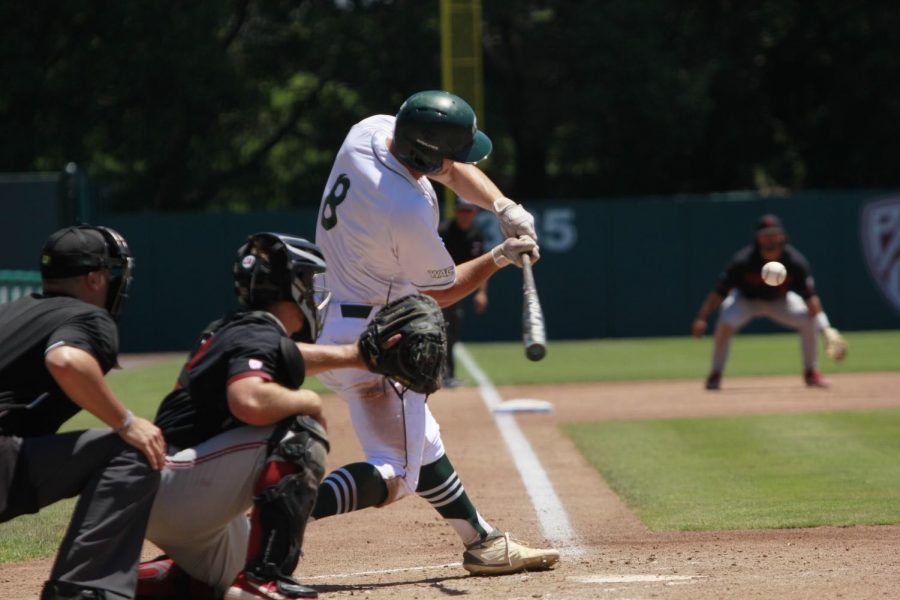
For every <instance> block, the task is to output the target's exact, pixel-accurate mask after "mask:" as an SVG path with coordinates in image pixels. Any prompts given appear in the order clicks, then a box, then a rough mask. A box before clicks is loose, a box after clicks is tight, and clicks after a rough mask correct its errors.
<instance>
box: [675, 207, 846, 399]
mask: <svg viewBox="0 0 900 600" xmlns="http://www.w3.org/2000/svg"><path fill="white" fill-rule="evenodd" d="M770 261H778V262H780V263H782V264H783V265H784V266H785V267H786V268H787V277H786V278H785V280H784V282H783V283H782V284H781V285H779V286H775V287H773V286H769V285H767V284H766V283H765V282H764V281H763V279H762V275H761V271H762V266H763V265H764V264H765V263H767V262H770ZM720 305H721V307H722V310H721V312H720V313H719V319H718V322H717V323H716V331H715V334H714V340H713V355H712V369H711V370H710V373H709V376H708V377H707V378H706V389H708V390H718V389H719V388H720V387H721V385H722V372H723V371H724V370H725V363H726V361H727V360H728V351H729V349H730V347H731V337H732V336H733V335H734V334H735V333H737V332H738V331H740V329H741V328H742V327H743V326H744V325H746V324H747V323H748V322H749V321H750V320H751V319H754V318H757V317H766V318H769V319H771V320H773V321H775V322H776V323H779V324H781V325H784V326H785V327H790V328H791V329H796V330H797V331H798V332H799V333H800V339H801V348H802V351H803V380H804V382H805V383H806V385H808V386H810V387H828V385H829V382H828V380H827V379H825V378H824V377H823V376H822V374H821V373H820V372H819V369H818V368H817V367H818V347H817V343H816V340H817V336H818V333H819V332H820V331H821V332H822V334H823V336H824V339H825V352H826V353H827V354H828V356H829V357H830V358H832V359H834V360H837V361H840V360H843V359H844V357H845V356H846V355H847V342H846V341H845V340H844V338H843V336H842V335H841V334H840V333H839V332H838V330H837V329H835V328H833V327H832V326H831V323H830V322H829V320H828V316H827V315H826V314H825V311H824V310H823V309H822V301H821V300H820V299H819V296H818V294H816V289H815V284H814V282H813V277H812V273H811V272H810V268H809V263H808V262H807V260H806V258H805V257H804V256H803V255H802V254H800V252H799V251H798V250H797V249H796V248H794V247H793V246H791V245H790V244H788V243H787V235H786V234H785V232H784V227H783V226H782V224H781V219H779V218H778V217H776V216H775V215H763V216H762V217H760V218H759V220H758V221H757V224H756V233H755V235H754V238H753V244H751V245H749V246H746V247H745V248H742V249H741V250H739V251H738V252H737V254H735V255H734V258H732V259H731V262H730V263H729V264H728V266H727V267H725V270H724V271H723V272H722V274H721V275H720V276H719V283H718V285H717V286H716V288H715V289H714V290H713V291H712V292H710V293H709V295H708V296H707V297H706V300H704V302H703V305H702V306H701V307H700V311H699V312H698V313H697V316H696V317H695V318H694V322H693V325H692V327H691V332H692V333H693V335H694V337H697V338H699V337H701V336H702V335H703V333H704V332H705V331H706V320H707V319H708V318H709V316H710V315H711V314H712V313H713V312H714V311H715V310H716V309H717V308H719V306H720Z"/></svg>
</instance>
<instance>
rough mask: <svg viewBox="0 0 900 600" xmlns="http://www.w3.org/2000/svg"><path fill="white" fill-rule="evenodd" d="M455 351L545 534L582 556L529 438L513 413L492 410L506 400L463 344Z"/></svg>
mask: <svg viewBox="0 0 900 600" xmlns="http://www.w3.org/2000/svg"><path fill="white" fill-rule="evenodd" d="M454 354H455V356H456V358H457V359H458V360H459V362H461V363H462V364H463V366H464V367H465V368H466V370H467V371H468V372H469V373H470V374H471V375H472V377H474V378H475V382H476V383H477V384H478V389H479V391H480V392H481V398H482V400H483V401H484V404H485V406H487V408H488V410H489V411H490V412H491V415H492V416H493V417H494V422H495V423H496V424H497V429H499V430H500V434H501V435H502V436H503V441H504V442H506V447H507V448H508V449H509V453H510V455H511V456H512V459H513V462H514V463H515V465H516V469H518V471H519V475H520V476H521V477H522V483H524V484H525V489H526V491H527V492H528V496H529V498H531V504H532V505H533V506H534V510H535V512H536V513H537V515H538V519H540V522H541V529H542V530H543V533H544V537H546V538H547V540H548V541H550V542H551V543H552V544H553V545H554V546H557V547H559V548H560V550H561V552H562V553H563V554H564V555H567V556H572V557H576V556H583V555H584V554H585V551H584V549H583V548H582V547H581V546H580V545H579V544H578V543H577V541H576V535H575V531H574V530H573V529H572V525H571V523H570V522H569V515H568V514H566V510H565V508H563V505H562V502H561V501H560V499H559V496H558V495H557V494H556V490H554V489H553V484H552V483H551V482H550V478H549V477H548V476H547V472H546V471H544V467H543V466H542V465H541V461H540V460H538V457H537V455H536V454H535V453H534V450H533V449H532V447H531V444H530V443H529V442H528V438H526V437H525V434H523V433H522V430H521V429H520V428H519V424H518V423H517V422H516V419H515V417H514V416H513V415H512V414H503V413H495V412H494V410H493V409H494V408H496V407H497V406H499V405H500V403H501V402H502V401H503V398H502V397H501V396H500V393H499V392H498V391H497V388H495V387H494V384H493V383H492V382H491V380H490V378H489V377H488V376H487V375H486V374H485V372H484V371H482V370H481V368H480V367H479V366H478V364H477V363H476V362H475V359H474V358H472V355H471V354H469V351H468V350H467V349H466V348H465V346H463V344H462V343H456V344H455V345H454Z"/></svg>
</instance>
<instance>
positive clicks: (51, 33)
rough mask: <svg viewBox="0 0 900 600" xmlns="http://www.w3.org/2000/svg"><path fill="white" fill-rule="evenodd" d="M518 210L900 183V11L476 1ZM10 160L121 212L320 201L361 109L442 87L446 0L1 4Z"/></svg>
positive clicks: (497, 159)
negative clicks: (74, 165) (73, 173)
mask: <svg viewBox="0 0 900 600" xmlns="http://www.w3.org/2000/svg"><path fill="white" fill-rule="evenodd" d="M483 7H484V20H485V24H484V35H485V40H484V46H485V68H486V92H487V102H486V104H487V115H486V122H487V128H488V131H489V133H490V135H491V136H492V138H493V139H494V141H495V145H496V150H495V152H494V154H493V156H492V157H491V158H490V160H489V161H487V162H486V163H485V167H486V168H487V169H488V170H489V171H490V172H491V174H492V176H494V178H495V179H497V180H498V181H500V183H501V184H502V185H503V187H504V189H507V190H509V191H510V192H511V193H512V195H514V196H515V197H518V198H559V197H567V198H577V197H594V198H595V197H602V196H610V195H631V194H657V193H659V194H671V193H682V192H684V193H688V192H700V193H702V192H710V191H720V190H731V189H761V190H781V189H788V190H797V189H803V188H823V187H854V186H864V187H889V186H897V185H898V184H900V171H898V170H897V169H896V165H895V161H894V157H896V156H898V155H900V61H898V60H897V58H896V57H897V56H900V36H897V35H896V31H897V30H898V28H900V5H895V4H891V3H884V2H877V1H875V0H860V1H859V2H853V3H846V2H843V3H842V2H837V0H820V1H819V2H803V1H801V0H793V1H791V0H769V1H761V2H752V3H751V2H736V1H734V0H703V1H701V0H674V1H672V0H646V1H643V2H632V1H629V0H593V1H592V0H555V1H549V0H543V1H540V0H491V1H490V2H484V3H483ZM0 17H3V20H4V23H6V24H7V28H6V30H5V33H4V35H3V37H2V38H0V56H2V61H0V77H2V81H3V82H4V85H3V86H0V131H3V133H4V138H3V139H4V143H3V144H2V145H0V170H2V171H27V170H57V169H59V168H61V167H62V165H64V164H66V163H67V162H69V161H76V162H78V163H80V164H82V165H84V166H86V167H87V168H88V169H89V171H90V173H91V174H92V176H93V177H94V179H95V180H97V181H99V182H100V183H101V184H102V186H103V187H104V189H105V190H106V196H107V197H108V198H109V200H110V203H111V205H112V207H113V208H118V209H127V210H145V209H153V210H182V209H238V210H240V209H247V208H264V207H267V208H284V207H290V206H300V205H315V204H317V203H318V200H319V197H320V195H321V187H322V185H323V182H324V181H325V179H326V177H327V174H328V169H329V168H330V164H331V160H332V157H333V154H334V152H335V151H336V149H337V148H338V147H339V145H340V142H341V137H342V135H343V134H344V132H345V131H346V129H347V127H348V126H349V125H350V124H351V123H353V122H355V121H356V120H358V119H359V118H360V117H361V116H363V115H366V114H371V113H375V112H389V113H390V112H394V111H395V110H396V108H397V106H398V105H399V103H400V102H401V101H402V99H403V98H405V97H407V96H408V95H409V94H410V93H411V92H413V91H416V90H420V89H427V88H434V87H437V86H439V82H440V73H439V51H440V43H439V27H438V21H437V19H438V7H437V2H426V1H422V0H393V1H390V0H332V1H326V0H306V1H304V0H295V1H292V2H289V1H286V0H271V1H266V2H260V1H252V0H232V1H230V2H222V1H221V0H193V1H192V2H186V3H177V4H172V3H154V2H140V1H138V0H117V1H116V2H109V1H102V0H93V1H92V0H70V1H68V2H65V3H51V2H46V1H45V0H36V1H34V2H31V3H27V4H22V3H17V2H13V1H12V0H0Z"/></svg>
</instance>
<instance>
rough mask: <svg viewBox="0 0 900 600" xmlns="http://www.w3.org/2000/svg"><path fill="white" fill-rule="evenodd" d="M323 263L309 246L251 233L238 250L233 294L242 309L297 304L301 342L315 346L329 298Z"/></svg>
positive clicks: (291, 238) (275, 235) (296, 239)
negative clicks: (300, 314)
mask: <svg viewBox="0 0 900 600" xmlns="http://www.w3.org/2000/svg"><path fill="white" fill-rule="evenodd" d="M324 273H325V259H324V258H323V256H322V251H321V250H320V249H319V247H318V246H316V245H315V244H313V243H312V242H310V241H308V240H305V239H303V238H300V237H295V236H291V235H285V234H282V233H267V232H263V233H254V234H253V235H251V236H250V237H249V238H247V243H246V244H244V245H243V246H241V247H240V248H239V249H238V253H237V259H236V260H235V263H234V290H235V292H236V293H237V297H238V301H239V302H240V303H241V305H242V306H244V307H246V308H250V309H265V308H267V307H268V306H269V305H271V304H273V303H275V302H278V301H280V300H291V301H293V302H296V303H297V306H299V307H300V310H301V311H302V312H303V316H304V320H305V321H306V324H305V326H304V328H303V331H301V332H300V336H299V339H300V341H301V342H309V343H312V342H315V341H316V339H317V338H318V337H319V335H320V334H321V333H322V324H323V323H324V320H325V312H326V311H327V309H328V302H329V300H330V299H331V294H330V293H329V292H328V290H327V289H326V288H325V286H324V282H323V281H322V276H323V275H324Z"/></svg>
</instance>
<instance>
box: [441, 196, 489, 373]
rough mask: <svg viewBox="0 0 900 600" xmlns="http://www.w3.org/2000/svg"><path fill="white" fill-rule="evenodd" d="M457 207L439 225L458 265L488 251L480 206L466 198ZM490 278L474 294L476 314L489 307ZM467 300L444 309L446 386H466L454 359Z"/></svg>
mask: <svg viewBox="0 0 900 600" xmlns="http://www.w3.org/2000/svg"><path fill="white" fill-rule="evenodd" d="M454 208H455V210H454V213H453V218H452V219H447V220H445V221H444V222H442V223H441V224H440V225H439V226H438V234H439V235H440V236H441V239H442V240H444V246H445V247H446V248H447V252H449V253H450V258H452V259H453V262H454V264H457V265H459V264H462V263H465V262H469V261H470V260H472V259H474V258H477V257H479V256H481V255H482V254H484V237H483V236H482V234H481V230H480V229H479V228H478V226H477V225H476V224H475V217H476V216H477V215H478V210H479V209H478V207H477V206H475V205H474V204H472V203H471V202H468V201H467V200H464V199H463V198H457V199H456V205H455V207H454ZM487 287H488V284H487V281H485V282H484V283H483V284H481V287H480V288H478V290H477V291H476V292H475V294H474V295H473V296H472V306H473V308H474V309H475V314H478V315H480V314H483V313H484V311H485V310H487V305H488V294H487ZM464 316H465V311H464V310H463V303H462V302H457V303H456V304H454V305H452V306H448V307H446V308H445V309H444V320H445V321H446V322H447V345H448V349H447V369H446V371H445V372H444V387H448V388H452V387H457V386H459V385H463V384H464V383H465V382H464V381H463V380H462V379H459V378H457V377H456V361H454V359H453V346H454V344H456V342H458V341H459V337H460V333H461V331H462V322H463V317H464Z"/></svg>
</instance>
